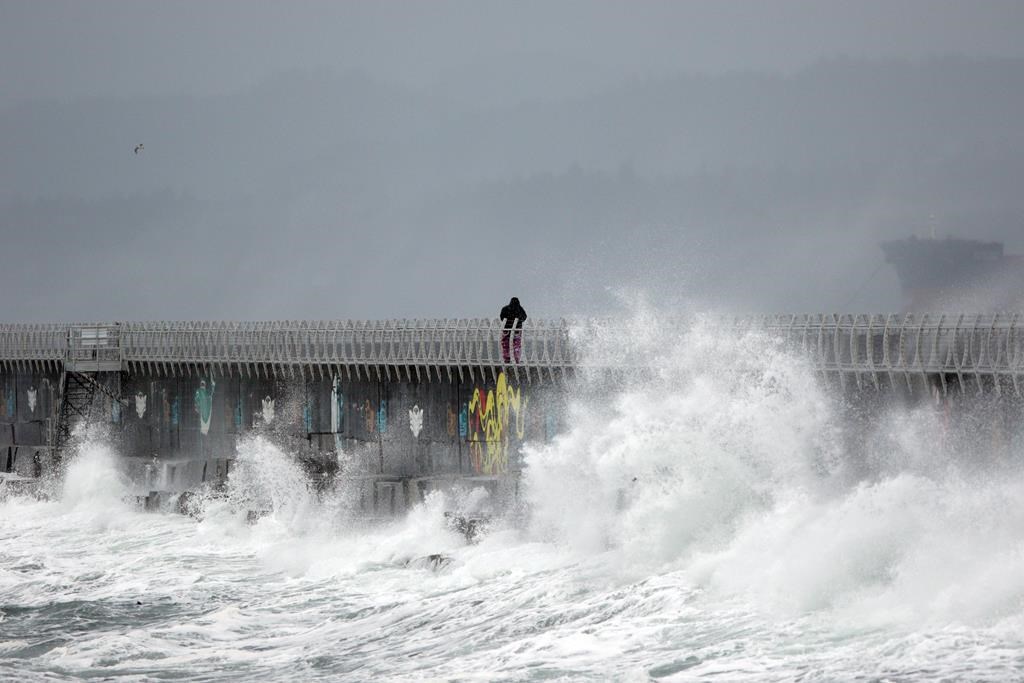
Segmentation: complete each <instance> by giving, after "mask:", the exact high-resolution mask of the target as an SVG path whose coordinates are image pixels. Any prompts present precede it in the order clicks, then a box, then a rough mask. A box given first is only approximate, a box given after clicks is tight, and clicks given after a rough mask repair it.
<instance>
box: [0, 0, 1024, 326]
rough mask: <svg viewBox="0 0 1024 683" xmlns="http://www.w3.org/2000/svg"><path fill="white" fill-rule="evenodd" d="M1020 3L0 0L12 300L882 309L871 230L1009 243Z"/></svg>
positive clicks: (208, 306) (52, 309)
mask: <svg viewBox="0 0 1024 683" xmlns="http://www.w3.org/2000/svg"><path fill="white" fill-rule="evenodd" d="M1021 25H1024V7H1022V6H1021V5H1020V4H1019V3H1016V2H986V3H971V4H970V5H967V4H964V3H956V2H925V1H923V0H903V1H901V2H859V3H850V4H837V3H819V2H778V3H771V4H765V3H756V2H730V3H718V2H716V3H661V2H652V3H643V4H636V3H630V4H629V5H619V4H611V3H596V4H595V3H580V2H563V3H539V2H527V3H516V4H514V5H508V4H505V3H497V2H494V3H468V2H445V3H430V4H427V5H412V6H410V5H406V4H396V5H384V6H381V5H378V4H352V3H343V4H338V3H302V4H298V5H296V4H288V5H281V4H279V3H237V2H224V3H217V4H215V5H203V6H201V7H199V6H184V5H180V4H171V5H168V4H165V3H155V2H94V3H88V4H85V3H76V2H65V3H47V4H45V5H38V4H35V3H25V2H11V1H9V0H5V1H4V2H0V83H2V84H3V87H0V159H2V163H0V234H2V236H3V244H4V252H5V254H7V255H8V258H7V259H6V260H5V264H4V267H3V268H2V269H0V290H2V291H3V292H5V293H6V294H5V295H4V296H3V298H2V301H3V303H2V305H0V312H2V317H3V318H4V319H5V320H24V321H38V320H65V319H76V320H77V319H114V320H126V319H160V318H178V319H180V318H187V319H191V318H230V319H295V318H330V319H337V318H391V317H405V316H408V317H470V316H493V315H495V314H496V313H497V310H498V307H499V306H500V305H501V304H502V303H504V302H506V301H507V300H508V298H509V297H510V296H513V295H515V296H519V297H520V298H521V299H522V301H523V302H524V304H525V305H526V307H527V308H528V310H529V311H530V313H531V315H532V316H533V317H535V318H541V317H557V316H561V315H567V314H579V313H591V312H601V311H604V310H606V309H608V308H609V307H611V306H614V301H616V298H615V297H616V293H617V292H621V291H623V290H630V289H636V288H639V289H642V290H644V291H647V292H649V293H650V295H651V297H652V298H653V299H655V300H656V301H657V302H660V303H662V304H664V305H666V306H667V307H670V308H671V307H675V306H681V305H691V304H693V302H697V303H696V305H699V306H700V307H703V308H718V309H732V310H737V311H778V312H784V311H836V310H842V311H848V310H861V311H892V310H897V309H898V308H899V307H900V295H899V286H898V281H897V278H896V274H895V271H894V270H893V269H892V267H891V266H889V265H886V264H885V263H884V261H883V254H882V252H881V250H880V248H879V246H878V245H879V242H880V241H882V240H886V239H898V238H904V237H907V236H909V235H911V234H917V235H929V234H936V235H938V236H944V235H956V236H961V237H969V238H976V239H987V240H999V241H1002V242H1004V243H1005V244H1006V250H1007V252H1010V253H1014V252H1017V253H1019V252H1024V229H1022V228H1024V198H1022V197H1024V195H1022V194H1021V192H1020V191H1019V178H1020V177H1021V172H1022V170H1024V137H1022V136H1021V134H1020V121H1021V120H1024V47H1022V45H1024V41H1022V40H1020V35H1019V33H1020V31H1019V27H1020V26H1021ZM140 145H141V147H139V146H140ZM137 148H138V149H137ZM12 292H15V293H16V295H13V294H12Z"/></svg>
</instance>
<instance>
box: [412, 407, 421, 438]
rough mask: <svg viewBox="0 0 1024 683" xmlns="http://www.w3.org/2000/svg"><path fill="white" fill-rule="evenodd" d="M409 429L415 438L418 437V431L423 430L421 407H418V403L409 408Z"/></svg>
mask: <svg viewBox="0 0 1024 683" xmlns="http://www.w3.org/2000/svg"><path fill="white" fill-rule="evenodd" d="M409 431H411V432H412V435H413V437H415V438H417V439H418V438H419V437H420V432H421V431H423V408H420V407H419V405H414V406H413V407H412V408H410V409H409Z"/></svg>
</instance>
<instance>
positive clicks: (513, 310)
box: [500, 297, 526, 330]
mask: <svg viewBox="0 0 1024 683" xmlns="http://www.w3.org/2000/svg"><path fill="white" fill-rule="evenodd" d="M500 317H501V319H502V320H504V321H505V329H506V330H511V329H512V328H513V327H515V328H519V327H522V325H523V321H524V320H526V311H525V310H524V309H523V307H522V306H520V305H519V299H517V298H516V297H512V300H511V301H509V302H508V306H504V307H502V309H501V316H500Z"/></svg>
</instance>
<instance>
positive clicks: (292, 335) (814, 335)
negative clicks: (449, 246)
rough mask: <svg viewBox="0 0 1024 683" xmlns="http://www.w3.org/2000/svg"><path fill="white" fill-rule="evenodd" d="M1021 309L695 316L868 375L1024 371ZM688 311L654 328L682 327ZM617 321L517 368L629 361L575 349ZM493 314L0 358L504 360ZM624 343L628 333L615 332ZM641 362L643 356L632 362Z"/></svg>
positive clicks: (527, 330) (115, 339)
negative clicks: (1002, 311)
mask: <svg viewBox="0 0 1024 683" xmlns="http://www.w3.org/2000/svg"><path fill="white" fill-rule="evenodd" d="M1022 317H1024V314H1016V313H1008V314H983V315H975V314H941V313H940V314H889V315H871V314H858V315H855V314H838V313H837V314H817V315H803V314H796V315H766V316H745V317H736V318H727V319H725V318H710V317H705V318H703V321H704V324H706V325H711V326H714V327H722V328H726V329H729V333H730V334H736V333H737V332H741V331H744V330H759V331H762V332H765V333H767V334H770V335H772V336H775V337H780V338H782V339H784V340H785V341H786V342H788V343H789V344H790V345H792V346H793V347H794V348H796V349H798V350H800V351H801V352H802V353H804V354H806V355H807V356H808V357H809V358H810V359H811V361H812V362H813V363H814V364H815V366H816V367H817V368H819V369H820V370H822V371H824V372H838V373H840V375H842V374H843V373H848V374H849V373H852V374H855V375H858V376H859V375H862V374H869V375H877V374H884V373H923V374H934V373H945V374H950V375H958V376H961V377H963V376H964V375H972V376H977V375H1011V376H1013V378H1014V380H1015V381H1016V377H1017V375H1021V374H1024V339H1022V337H1024V335H1022V334H1021V330H1020V328H1021V326H1022ZM693 323H694V319H692V318H691V319H674V320H659V321H657V322H654V323H651V325H653V326H656V327H659V328H664V330H668V331H670V332H674V333H675V334H677V335H682V334H684V333H685V330H687V329H689V328H690V326H691V325H692V324H693ZM613 326H618V327H620V328H621V326H622V323H621V322H617V323H613V322H611V321H600V320H586V321H578V322H568V321H565V320H540V321H534V320H530V321H527V322H526V323H525V324H524V325H523V329H522V331H521V334H522V354H521V357H520V361H519V363H517V365H519V366H522V367H527V368H573V367H579V366H580V365H583V364H604V365H615V364H618V363H621V364H624V365H632V364H633V359H630V358H629V357H628V353H625V352H624V353H623V355H622V356H621V357H619V358H618V359H613V360H611V361H608V362H602V363H598V362H597V361H595V359H592V358H586V359H584V358H582V357H581V351H580V347H579V344H577V343H576V340H577V339H580V338H581V335H579V334H574V331H575V330H579V329H581V328H582V329H588V330H591V331H595V330H598V331H599V330H601V329H602V328H604V329H609V328H612V327H613ZM502 332H503V326H502V324H501V322H500V321H497V320H489V319H472V320H448V319H441V320H384V321H277V322H124V323H92V324H75V325H65V324H22V325H0V363H8V364H9V363H12V362H53V363H56V362H67V361H69V360H70V361H74V360H81V358H82V357H83V356H88V357H89V358H93V359H100V358H102V360H103V361H105V362H115V363H116V362H118V361H120V362H121V363H123V364H125V365H126V366H127V367H132V365H133V364H140V365H141V364H157V363H165V364H175V363H188V364H239V365H241V364H272V365H322V366H323V365H337V366H349V365H351V366H367V367H369V366H427V367H444V366H448V367H454V366H459V367H462V366H491V367H493V366H501V365H504V361H503V359H502V350H501V337H502ZM615 334H618V335H619V336H620V338H622V339H623V341H624V342H627V341H628V339H629V337H630V335H631V331H630V330H629V329H621V331H616V332H615ZM586 336H587V335H586V334H584V335H582V338H586ZM640 360H642V359H640Z"/></svg>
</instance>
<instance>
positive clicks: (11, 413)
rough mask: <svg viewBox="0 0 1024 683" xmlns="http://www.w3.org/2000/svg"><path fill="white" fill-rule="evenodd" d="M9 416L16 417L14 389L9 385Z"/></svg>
mask: <svg viewBox="0 0 1024 683" xmlns="http://www.w3.org/2000/svg"><path fill="white" fill-rule="evenodd" d="M7 417H14V389H13V388H12V387H7Z"/></svg>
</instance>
